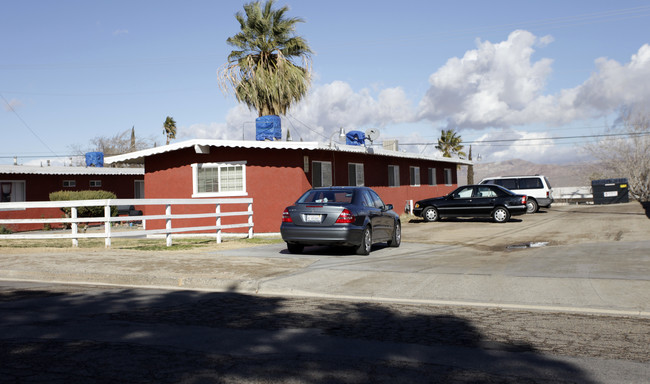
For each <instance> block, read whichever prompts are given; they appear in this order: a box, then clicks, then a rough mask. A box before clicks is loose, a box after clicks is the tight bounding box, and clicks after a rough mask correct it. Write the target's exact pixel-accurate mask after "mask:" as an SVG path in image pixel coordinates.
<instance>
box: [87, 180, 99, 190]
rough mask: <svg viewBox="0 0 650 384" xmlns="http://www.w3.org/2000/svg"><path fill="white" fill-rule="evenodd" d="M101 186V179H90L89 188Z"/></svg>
mask: <svg viewBox="0 0 650 384" xmlns="http://www.w3.org/2000/svg"><path fill="white" fill-rule="evenodd" d="M101 186H102V181H101V180H90V187H91V188H99V187H101Z"/></svg>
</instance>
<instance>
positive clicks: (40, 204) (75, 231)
mask: <svg viewBox="0 0 650 384" xmlns="http://www.w3.org/2000/svg"><path fill="white" fill-rule="evenodd" d="M231 204H247V206H248V209H247V210H245V211H235V212H221V207H222V206H224V205H231ZM120 205H134V206H135V205H137V206H149V205H156V206H164V207H165V214H163V215H149V216H146V215H145V216H111V207H113V206H120ZM187 205H212V206H214V211H213V212H211V213H190V214H188V213H182V214H173V213H172V207H179V206H187ZM80 207H104V216H102V217H77V210H78V208H80ZM29 208H70V217H62V218H33V219H2V218H0V225H2V224H33V223H42V224H56V223H59V224H70V227H71V233H59V234H45V233H18V234H10V235H0V239H72V246H73V247H77V246H79V239H83V238H104V244H105V246H106V247H107V248H108V247H110V246H111V238H114V237H138V236H148V235H154V234H164V235H165V239H166V243H167V246H168V247H169V246H171V245H172V234H174V233H181V232H197V231H215V233H216V239H217V243H221V236H222V230H224V229H233V228H248V237H249V238H252V237H253V199H252V198H232V199H231V198H225V199H107V200H69V201H27V202H14V203H0V212H2V211H5V210H19V209H20V210H22V209H29ZM233 216H245V222H243V223H236V224H221V218H222V217H233ZM199 218H215V225H208V226H189V227H178V228H173V227H172V220H173V219H176V220H177V219H199ZM147 220H165V228H164V229H150V230H147V229H146V224H145V225H144V227H145V228H144V229H143V230H141V231H127V232H113V231H112V230H111V227H112V223H115V222H125V221H142V222H143V223H146V221H147ZM88 222H92V223H103V224H104V233H79V224H80V223H88Z"/></svg>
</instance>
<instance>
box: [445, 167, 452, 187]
mask: <svg viewBox="0 0 650 384" xmlns="http://www.w3.org/2000/svg"><path fill="white" fill-rule="evenodd" d="M451 184H452V180H451V168H445V185H451Z"/></svg>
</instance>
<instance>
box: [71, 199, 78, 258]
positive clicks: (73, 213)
mask: <svg viewBox="0 0 650 384" xmlns="http://www.w3.org/2000/svg"><path fill="white" fill-rule="evenodd" d="M70 217H71V218H72V219H76V218H77V207H70ZM78 228H79V226H78V223H77V222H76V221H75V222H73V223H72V234H73V235H76V234H77V233H78ZM72 246H73V247H75V248H76V247H78V246H79V239H78V238H76V237H73V238H72Z"/></svg>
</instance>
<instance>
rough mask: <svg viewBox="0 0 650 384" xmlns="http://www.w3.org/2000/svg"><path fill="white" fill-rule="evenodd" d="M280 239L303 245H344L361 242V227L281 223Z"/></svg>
mask: <svg viewBox="0 0 650 384" xmlns="http://www.w3.org/2000/svg"><path fill="white" fill-rule="evenodd" d="M280 234H281V235H282V240H284V241H286V242H287V243H296V244H303V245H345V246H353V245H359V244H361V236H362V234H363V227H358V226H356V225H355V226H351V225H341V226H334V227H309V226H297V225H295V224H287V223H282V226H281V227H280Z"/></svg>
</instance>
